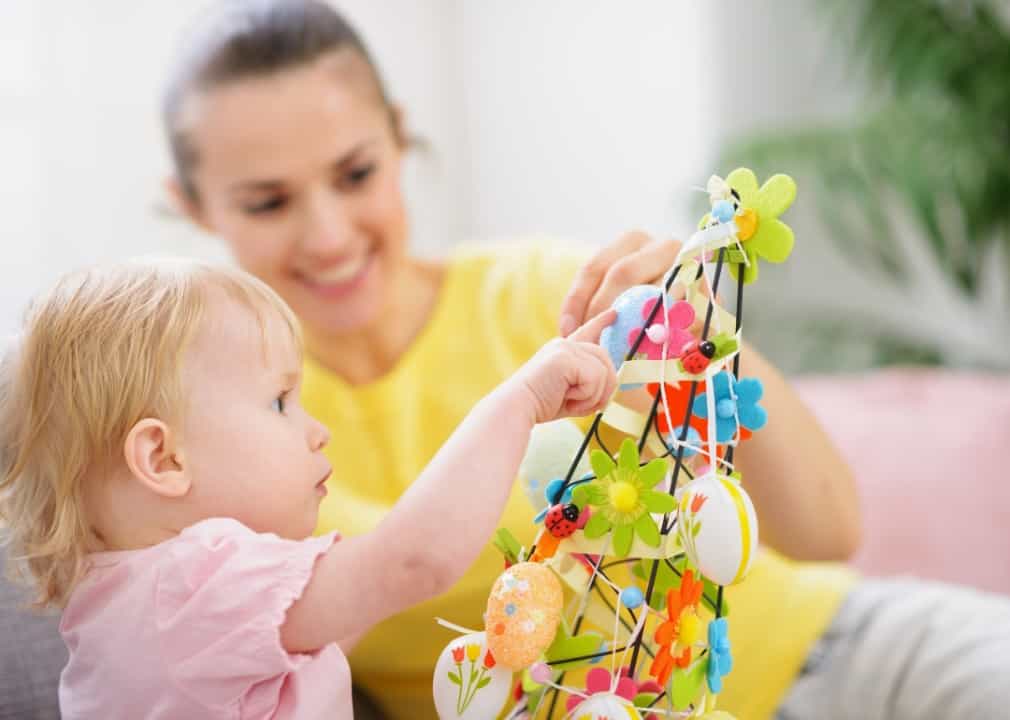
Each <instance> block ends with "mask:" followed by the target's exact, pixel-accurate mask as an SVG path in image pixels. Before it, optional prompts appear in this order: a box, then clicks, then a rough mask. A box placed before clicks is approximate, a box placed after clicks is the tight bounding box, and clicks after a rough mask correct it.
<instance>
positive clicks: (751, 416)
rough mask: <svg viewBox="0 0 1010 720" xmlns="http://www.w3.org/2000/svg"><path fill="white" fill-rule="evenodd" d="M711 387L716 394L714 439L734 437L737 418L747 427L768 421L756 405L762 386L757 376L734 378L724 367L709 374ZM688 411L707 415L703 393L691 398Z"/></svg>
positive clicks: (724, 440) (726, 440) (761, 393)
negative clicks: (691, 402) (711, 374)
mask: <svg viewBox="0 0 1010 720" xmlns="http://www.w3.org/2000/svg"><path fill="white" fill-rule="evenodd" d="M712 390H713V392H714V393H715V439H716V442H721V443H724V442H729V441H730V440H732V439H733V436H734V435H736V431H737V420H738V419H739V421H740V424H741V425H743V426H744V427H745V428H747V429H748V430H760V429H761V428H763V427H764V426H765V423H767V422H768V412H767V411H766V410H765V409H764V408H763V407H761V406H760V405H758V401H759V400H760V399H761V396H762V395H763V394H764V388H763V387H762V386H761V381H760V380H758V379H757V378H744V379H743V380H737V379H736V378H735V377H734V376H733V374H732V373H729V372H726V371H725V370H723V371H722V372H720V373H717V374H715V375H713V376H712ZM691 410H692V412H694V414H695V415H697V416H698V417H700V418H702V419H707V418H708V398H707V397H706V393H701V394H700V395H699V396H698V397H696V398H695V399H694V405H692V406H691Z"/></svg>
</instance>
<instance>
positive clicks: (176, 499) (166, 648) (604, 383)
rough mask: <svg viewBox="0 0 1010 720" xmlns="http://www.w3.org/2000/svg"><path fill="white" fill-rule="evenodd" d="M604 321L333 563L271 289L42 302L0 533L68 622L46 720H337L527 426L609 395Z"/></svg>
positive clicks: (104, 272)
mask: <svg viewBox="0 0 1010 720" xmlns="http://www.w3.org/2000/svg"><path fill="white" fill-rule="evenodd" d="M612 320H613V316H612V313H611V312H607V313H604V314H602V315H600V316H598V317H596V318H594V319H593V320H592V321H590V322H589V323H587V324H586V325H585V326H584V327H583V328H582V329H580V330H579V331H578V332H577V333H576V334H575V335H573V336H571V337H570V339H566V340H561V339H557V340H554V341H552V342H550V343H549V344H548V345H546V346H545V347H544V348H543V349H541V350H540V352H539V353H537V354H536V355H535V356H534V357H533V358H532V359H531V360H530V361H529V362H527V363H526V364H525V365H524V366H522V367H521V368H520V369H519V370H518V371H517V372H516V373H515V374H514V375H513V376H512V377H511V378H509V379H508V380H507V381H505V382H504V383H503V384H502V385H501V386H499V387H498V388H497V389H496V390H494V391H493V392H492V393H491V394H490V395H488V396H487V397H485V398H484V399H483V400H481V401H480V402H479V403H478V404H477V405H476V406H475V407H474V408H473V409H472V411H471V412H470V414H469V415H468V416H467V417H466V419H465V421H464V422H463V423H462V424H461V426H460V427H459V428H458V429H457V430H456V432H455V433H454V434H453V435H452V437H451V438H450V439H449V440H448V441H447V442H446V444H445V445H444V446H443V447H442V449H441V450H440V451H439V452H438V454H437V455H436V456H435V458H434V459H433V460H432V461H431V463H430V464H429V465H428V467H427V468H426V469H425V470H424V472H422V473H421V475H420V476H419V477H418V478H417V480H416V481H415V482H414V484H413V486H412V487H411V488H410V490H409V491H408V492H406V493H405V494H404V495H403V497H402V498H401V500H400V501H399V502H398V503H397V504H396V506H395V507H394V508H393V510H392V511H391V512H390V513H389V514H388V515H387V516H386V518H385V519H384V520H383V521H382V522H381V523H380V524H379V525H378V527H377V528H376V530H375V531H374V532H372V533H369V534H367V535H362V536H359V537H353V538H348V539H346V540H343V541H341V542H337V540H338V539H339V538H338V537H337V536H335V535H334V534H332V533H331V534H328V535H324V536H322V537H312V536H311V533H312V531H313V529H314V528H315V526H316V515H317V511H318V508H319V504H320V501H321V500H322V498H323V497H324V496H325V495H326V480H327V478H328V477H329V476H330V473H331V472H336V473H339V472H341V469H340V467H339V466H338V467H336V468H331V467H330V466H329V464H328V462H327V460H326V459H325V458H324V456H323V453H322V449H323V447H324V446H325V445H326V443H327V440H328V438H329V435H328V433H327V430H326V428H324V427H323V426H322V425H320V424H319V423H318V422H316V421H315V420H314V419H313V418H312V417H310V416H309V415H307V414H306V412H305V411H304V410H303V409H302V407H301V406H300V404H299V381H300V376H301V361H302V348H301V344H300V335H299V331H298V327H297V324H296V321H295V319H294V316H293V315H292V314H291V312H290V310H289V309H288V308H287V307H286V306H285V304H284V302H283V301H282V300H281V299H280V298H279V297H278V296H277V295H276V294H275V293H274V292H273V291H272V290H271V289H269V288H268V287H267V286H266V285H264V284H263V283H262V282H260V281H258V280H256V279H254V278H253V277H251V276H249V275H246V274H245V273H242V272H240V271H237V270H232V269H227V268H218V267H213V266H209V265H204V264H200V263H195V262H187V261H158V262H143V263H130V264H122V265H118V266H114V267H107V268H103V269H94V270H89V271H85V272H81V273H77V274H73V275H71V276H68V277H66V278H64V279H63V280H61V281H60V282H59V283H58V285H57V286H56V288H55V289H54V290H53V291H52V292H50V293H49V294H48V295H47V296H45V297H44V298H43V299H41V300H40V301H38V302H37V303H36V304H35V305H34V307H33V308H32V310H31V311H30V312H29V315H28V319H27V321H26V324H25V328H24V331H23V333H22V334H21V336H20V337H19V338H18V340H17V341H16V343H15V345H14V347H13V349H12V350H11V352H9V353H8V354H7V356H6V357H5V359H4V361H3V366H2V369H0V522H2V523H3V524H4V525H5V526H6V527H5V528H4V534H5V535H6V537H5V540H6V542H7V543H8V544H9V552H10V553H11V556H12V560H13V561H16V564H17V565H18V566H19V567H20V568H21V569H22V570H23V571H25V572H26V573H27V575H28V576H29V577H30V579H31V580H33V581H34V584H35V586H36V587H37V589H38V598H37V600H38V603H39V604H40V605H44V606H45V605H48V606H56V607H63V608H64V610H63V618H62V622H61V625H60V631H61V633H62V635H63V637H64V639H65V641H66V643H67V646H68V648H69V651H70V661H69V663H68V665H67V667H66V668H65V669H64V671H63V674H62V676H61V679H60V707H61V711H62V714H63V717H64V718H65V720H74V719H75V718H103V719H105V720H107V719H112V718H139V717H144V718H171V719H173V720H177V719H178V718H187V719H195V718H236V719H237V718H310V717H311V718H322V717H325V718H349V717H351V714H352V711H351V691H350V688H351V684H350V671H349V668H348V665H347V661H346V659H345V653H346V652H347V651H348V650H349V648H350V647H351V646H353V644H354V643H355V641H356V640H357V638H359V637H360V636H361V635H362V634H363V633H364V632H365V631H367V630H368V629H369V628H370V627H371V626H372V625H374V624H375V623H377V622H379V621H381V620H382V619H384V618H386V617H388V616H390V615H392V614H394V613H397V612H399V611H401V610H403V609H405V608H406V607H408V606H410V605H413V604H416V603H418V602H421V601H422V600H425V599H427V598H429V597H431V596H434V595H437V594H439V593H441V592H443V591H445V590H446V589H448V588H449V586H450V585H451V584H452V583H453V582H454V580H455V579H456V578H458V577H459V576H460V575H462V574H463V572H464V571H465V570H466V568H467V567H468V566H469V565H470V563H471V562H472V561H473V560H474V559H475V558H476V557H477V555H478V553H479V552H480V550H481V549H482V547H483V546H484V545H485V543H486V542H487V539H488V538H489V536H490V535H491V533H492V531H493V529H494V527H495V524H496V522H497V520H498V517H499V514H500V513H501V510H502V508H503V506H504V504H505V501H506V499H507V497H508V494H509V489H510V487H511V485H512V482H513V479H514V477H515V475H516V471H517V468H518V465H519V462H520V460H521V459H522V457H523V453H524V451H525V448H526V443H527V440H528V437H529V433H530V431H531V429H532V428H533V426H534V425H535V424H536V423H539V422H545V421H549V420H552V419H555V418H558V417H564V416H578V415H585V414H587V413H590V412H592V411H594V410H597V409H599V408H602V407H603V406H604V404H605V403H606V401H607V400H608V399H609V397H610V395H611V394H612V393H613V391H614V390H615V383H616V379H615V376H614V370H613V367H612V365H611V363H610V360H609V359H608V357H607V354H606V352H605V351H603V350H602V349H601V348H599V347H598V346H597V345H595V344H593V343H594V341H595V340H596V339H597V337H598V335H599V332H600V330H601V329H602V328H603V327H604V326H606V325H607V324H609V323H610V322H612ZM403 441H404V442H409V441H410V439H409V438H403ZM360 481H361V482H362V483H373V482H374V483H381V482H382V481H383V479H382V478H381V477H373V478H360ZM403 641H404V651H407V652H409V638H404V639H403Z"/></svg>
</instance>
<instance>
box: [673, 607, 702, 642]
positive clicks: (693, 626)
mask: <svg viewBox="0 0 1010 720" xmlns="http://www.w3.org/2000/svg"><path fill="white" fill-rule="evenodd" d="M679 629H680V632H679V633H678V635H679V638H678V639H679V641H680V644H681V645H694V644H695V643H696V642H698V638H700V637H701V620H700V619H699V618H698V615H697V614H695V613H694V612H692V611H691V610H690V609H687V610H684V612H683V613H682V614H681V616H680V628H679Z"/></svg>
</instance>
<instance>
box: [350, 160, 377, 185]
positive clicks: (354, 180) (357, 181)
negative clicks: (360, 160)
mask: <svg viewBox="0 0 1010 720" xmlns="http://www.w3.org/2000/svg"><path fill="white" fill-rule="evenodd" d="M373 172H375V165H363V166H361V167H359V168H355V169H354V170H351V171H349V172H348V173H347V174H345V175H344V184H346V185H348V186H350V187H357V186H359V185H363V184H364V183H365V181H366V180H368V178H369V177H370V176H371V175H372V173H373Z"/></svg>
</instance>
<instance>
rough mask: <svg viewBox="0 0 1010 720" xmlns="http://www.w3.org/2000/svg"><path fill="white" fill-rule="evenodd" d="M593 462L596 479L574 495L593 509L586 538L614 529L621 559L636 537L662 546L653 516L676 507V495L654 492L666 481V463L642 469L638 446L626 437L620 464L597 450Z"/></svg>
mask: <svg viewBox="0 0 1010 720" xmlns="http://www.w3.org/2000/svg"><path fill="white" fill-rule="evenodd" d="M589 463H590V465H592V467H593V473H594V474H595V475H596V478H595V479H594V480H593V481H592V482H590V483H587V484H585V485H580V486H579V487H578V488H576V489H575V492H574V494H573V495H572V499H573V500H574V501H575V503H576V504H577V505H579V506H584V505H591V506H592V507H593V513H592V515H591V516H590V518H589V522H588V523H586V527H585V535H586V537H587V538H598V537H602V536H603V535H604V534H605V533H607V532H610V531H611V530H613V533H614V535H613V547H614V554H615V555H617V557H626V556H627V555H628V553H629V552H630V551H631V543H632V542H633V541H634V539H635V535H636V534H637V535H638V537H640V538H642V542H644V543H646V544H647V545H651V546H652V547H659V528H658V527H657V526H656V521H655V520H653V519H652V515H650V514H649V513H668V512H670V511H671V510H673V509H674V507H675V506H676V502H675V501H674V499H673V496H672V495H670V494H668V493H665V492H658V491H656V490H653V489H652V488H653V487H654V486H655V485H656V484H657V483H658V482H659V481H660V480H662V479H663V475H664V474H665V472H666V462H665V461H664V460H659V459H656V460H653V461H652V462H650V463H649V464H648V465H645V466H644V467H639V458H638V447H637V446H636V445H635V442H634V441H633V440H632V439H631V438H626V439H625V440H624V442H623V443H622V444H621V449H620V450H619V451H618V453H617V462H616V463H615V462H614V460H613V459H612V458H611V457H610V456H609V455H608V454H607V453H605V452H603V451H602V450H594V451H593V452H592V453H591V454H590V456H589Z"/></svg>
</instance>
